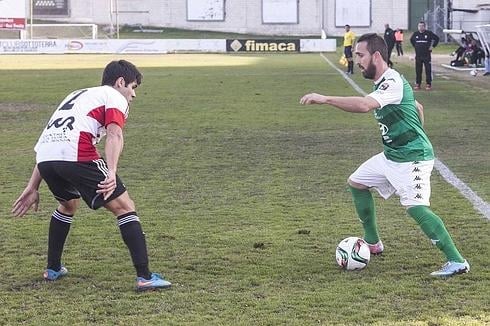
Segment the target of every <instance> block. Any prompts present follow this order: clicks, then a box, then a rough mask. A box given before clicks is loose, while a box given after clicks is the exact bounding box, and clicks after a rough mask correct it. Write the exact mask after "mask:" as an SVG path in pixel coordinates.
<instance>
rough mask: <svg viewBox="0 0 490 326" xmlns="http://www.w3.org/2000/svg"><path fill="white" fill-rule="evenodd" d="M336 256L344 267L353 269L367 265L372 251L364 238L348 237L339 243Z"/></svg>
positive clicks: (338, 262)
mask: <svg viewBox="0 0 490 326" xmlns="http://www.w3.org/2000/svg"><path fill="white" fill-rule="evenodd" d="M335 258H336V260H337V264H339V266H340V267H342V269H345V270H348V271H351V270H356V269H363V268H364V267H366V266H367V264H368V263H369V259H370V258H371V252H370V251H369V247H368V245H367V243H366V241H364V240H363V239H361V238H358V237H348V238H345V239H344V240H342V241H340V243H339V244H338V246H337V249H336V250H335Z"/></svg>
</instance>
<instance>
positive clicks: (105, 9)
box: [68, 0, 409, 36]
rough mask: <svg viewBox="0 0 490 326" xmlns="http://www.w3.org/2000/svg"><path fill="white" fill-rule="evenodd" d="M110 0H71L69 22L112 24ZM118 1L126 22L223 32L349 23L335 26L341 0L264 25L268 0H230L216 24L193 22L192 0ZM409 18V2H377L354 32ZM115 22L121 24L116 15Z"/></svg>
mask: <svg viewBox="0 0 490 326" xmlns="http://www.w3.org/2000/svg"><path fill="white" fill-rule="evenodd" d="M110 2H111V0H71V17H70V18H69V19H68V20H70V21H76V22H93V23H96V24H106V25H109V24H110V23H111V18H110V10H109V6H110ZM112 2H113V3H114V2H115V0H112ZM118 4H119V5H118V9H119V11H121V13H120V14H119V23H120V24H121V25H124V24H142V25H151V26H160V27H175V28H184V29H197V30H211V31H221V32H238V33H251V34H266V35H318V36H319V35H320V33H321V27H322V18H323V19H324V23H323V24H324V27H325V31H326V33H327V35H328V36H341V35H343V33H344V28H343V27H336V26H335V0H298V5H299V7H298V13H299V19H298V23H297V24H264V23H263V22H262V0H225V4H226V8H225V20H224V21H214V22H211V21H206V22H203V21H199V22H196V21H187V8H186V6H187V0H141V1H134V0H118ZM322 8H323V9H324V13H323V15H322ZM124 11H133V12H131V13H124ZM322 16H323V17H322ZM408 16H409V15H408V0H399V1H396V0H371V26H370V27H365V28H357V27H353V31H354V32H355V33H356V34H357V35H360V34H362V33H365V32H377V33H382V32H383V31H384V24H385V23H389V24H390V26H392V27H393V28H397V27H400V28H402V29H406V28H407V27H408ZM112 22H113V23H114V24H115V15H113V18H112ZM351 25H353V26H355V25H356V23H355V22H352V23H351Z"/></svg>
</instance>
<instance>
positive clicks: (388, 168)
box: [300, 33, 470, 277]
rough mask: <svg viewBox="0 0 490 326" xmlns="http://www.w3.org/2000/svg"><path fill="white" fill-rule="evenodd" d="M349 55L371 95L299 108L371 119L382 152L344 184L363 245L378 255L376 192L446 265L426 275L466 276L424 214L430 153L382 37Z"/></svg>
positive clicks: (431, 216)
mask: <svg viewBox="0 0 490 326" xmlns="http://www.w3.org/2000/svg"><path fill="white" fill-rule="evenodd" d="M355 55H356V59H357V63H358V66H359V68H360V70H361V72H362V75H363V76H364V78H367V79H372V80H374V91H373V92H372V93H370V94H368V95H367V96H365V97H358V96H357V97H356V96H350V97H339V96H324V95H320V94H316V93H310V94H306V95H305V96H303V97H302V98H301V100H300V103H301V104H328V105H331V106H334V107H336V108H339V109H341V110H344V111H347V112H353V113H366V112H371V111H373V113H374V117H375V119H376V120H377V122H378V125H379V129H380V131H381V137H382V141H383V147H384V151H383V152H382V153H379V154H377V155H375V156H373V157H372V158H370V159H369V160H367V161H366V162H364V163H363V164H362V165H361V166H360V167H359V168H358V169H357V170H356V171H355V172H354V173H353V174H352V175H351V176H350V177H349V180H348V182H349V187H350V190H351V193H352V197H353V199H354V204H355V207H356V211H357V214H358V215H359V218H360V220H361V222H362V226H363V228H364V240H365V241H366V242H367V243H368V245H369V248H370V251H371V253H372V254H375V255H376V254H381V253H382V252H383V250H384V247H383V243H382V242H381V240H380V238H379V235H378V229H377V225H376V211H375V207H374V200H373V197H372V194H371V191H370V189H371V188H374V189H376V190H377V191H378V193H379V194H380V195H381V196H382V197H383V198H385V199H387V198H389V197H390V196H391V195H393V194H397V195H398V196H399V197H400V202H401V204H402V205H403V206H404V207H405V208H406V209H407V212H408V214H409V215H410V216H411V217H412V218H413V219H414V220H415V221H416V222H417V224H418V225H419V226H420V227H421V229H422V231H423V232H424V233H425V234H426V235H427V236H428V237H429V238H430V239H431V241H432V243H433V244H435V245H436V246H437V248H439V249H440V250H441V251H442V252H443V253H444V255H445V256H446V258H447V263H446V264H444V266H443V267H442V268H441V269H439V270H437V271H435V272H433V273H431V275H433V276H439V277H447V276H452V275H456V274H461V273H467V272H469V270H470V265H469V264H468V262H467V261H466V260H465V259H464V258H463V257H462V256H461V254H460V253H459V251H458V249H457V248H456V246H455V245H454V242H453V240H452V239H451V236H450V235H449V233H448V231H447V230H446V227H445V226H444V223H443V222H442V220H441V218H440V217H439V216H437V215H436V214H435V213H434V212H432V210H431V209H430V208H429V206H430V201H429V199H430V175H431V172H432V169H433V167H434V152H433V149H432V144H431V143H430V141H429V138H428V137H427V135H426V134H425V132H424V129H423V123H424V115H423V107H422V105H421V104H420V103H418V102H417V101H416V100H415V98H414V95H413V90H412V88H411V87H410V84H409V83H408V82H407V81H406V80H405V78H404V77H403V76H401V75H400V74H399V73H398V72H397V71H395V70H393V69H391V68H389V67H388V63H387V62H388V50H387V46H386V43H385V42H384V40H383V38H382V37H380V36H378V35H376V34H374V33H369V34H364V35H362V36H361V37H360V38H359V40H358V41H357V44H356V49H355Z"/></svg>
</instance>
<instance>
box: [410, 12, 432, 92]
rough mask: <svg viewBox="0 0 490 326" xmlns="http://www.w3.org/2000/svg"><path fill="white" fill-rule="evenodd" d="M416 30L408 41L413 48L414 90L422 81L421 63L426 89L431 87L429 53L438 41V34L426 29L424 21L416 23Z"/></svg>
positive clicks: (417, 88) (418, 87)
mask: <svg viewBox="0 0 490 326" xmlns="http://www.w3.org/2000/svg"><path fill="white" fill-rule="evenodd" d="M418 29H419V30H418V31H417V32H415V33H413V34H412V37H411V38H410V43H412V45H413V47H414V48H415V74H416V81H415V87H414V89H415V90H419V89H420V84H421V82H422V65H424V67H425V77H426V79H425V80H426V83H427V85H426V86H425V89H426V90H431V89H432V67H431V53H432V48H435V47H436V46H437V44H438V43H439V36H437V35H436V34H434V33H433V32H431V31H429V30H427V29H426V26H425V22H423V21H422V22H420V23H419V25H418Z"/></svg>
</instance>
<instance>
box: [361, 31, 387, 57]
mask: <svg viewBox="0 0 490 326" xmlns="http://www.w3.org/2000/svg"><path fill="white" fill-rule="evenodd" d="M360 42H366V43H367V46H366V47H367V50H368V52H369V54H371V55H372V54H374V52H376V51H377V52H379V54H381V57H382V58H383V60H384V61H385V62H388V46H387V45H386V42H385V40H384V39H383V38H382V37H381V36H379V35H378V34H376V33H367V34H363V35H361V37H359V39H358V40H357V43H360Z"/></svg>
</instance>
